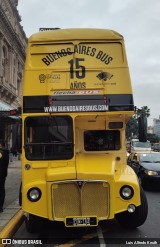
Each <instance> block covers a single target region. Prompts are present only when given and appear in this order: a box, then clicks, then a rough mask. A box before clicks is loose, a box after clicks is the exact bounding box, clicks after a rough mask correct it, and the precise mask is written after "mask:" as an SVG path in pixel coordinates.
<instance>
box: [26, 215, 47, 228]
mask: <svg viewBox="0 0 160 247" xmlns="http://www.w3.org/2000/svg"><path fill="white" fill-rule="evenodd" d="M25 224H26V229H27V231H28V232H30V233H35V232H39V231H40V230H41V228H42V225H43V218H41V217H38V216H36V215H33V214H27V216H26V218H25Z"/></svg>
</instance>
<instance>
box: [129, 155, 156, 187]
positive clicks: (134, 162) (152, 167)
mask: <svg viewBox="0 0 160 247" xmlns="http://www.w3.org/2000/svg"><path fill="white" fill-rule="evenodd" d="M127 161H128V165H129V166H131V167H132V168H133V170H134V171H135V173H136V174H137V176H138V179H139V182H140V184H141V185H142V187H143V188H145V187H147V186H148V187H149V186H151V185H152V184H158V183H159V184H160V153H157V152H152V151H151V152H140V153H131V154H130V155H129V157H128V160H127Z"/></svg>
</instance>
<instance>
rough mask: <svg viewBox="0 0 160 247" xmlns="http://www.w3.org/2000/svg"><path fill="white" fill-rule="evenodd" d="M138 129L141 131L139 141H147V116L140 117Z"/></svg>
mask: <svg viewBox="0 0 160 247" xmlns="http://www.w3.org/2000/svg"><path fill="white" fill-rule="evenodd" d="M138 131H139V141H140V142H146V141H147V117H146V116H143V115H141V116H140V117H139V118H138Z"/></svg>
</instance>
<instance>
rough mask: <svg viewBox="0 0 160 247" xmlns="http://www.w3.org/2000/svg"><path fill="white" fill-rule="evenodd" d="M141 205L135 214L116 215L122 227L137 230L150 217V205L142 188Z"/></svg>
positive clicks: (123, 213) (126, 212)
mask: <svg viewBox="0 0 160 247" xmlns="http://www.w3.org/2000/svg"><path fill="white" fill-rule="evenodd" d="M140 196H141V205H140V206H138V207H137V208H136V210H135V212H134V213H129V212H128V211H125V212H122V213H119V214H117V215H116V220H117V221H118V223H120V224H121V225H122V226H124V227H127V228H136V227H139V226H141V225H142V224H143V223H144V222H145V220H146V218H147V215H148V203H147V198H146V195H145V193H144V191H143V189H142V188H141V194H140Z"/></svg>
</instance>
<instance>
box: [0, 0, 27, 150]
mask: <svg viewBox="0 0 160 247" xmlns="http://www.w3.org/2000/svg"><path fill="white" fill-rule="evenodd" d="M17 5H18V0H0V140H1V139H3V140H4V141H5V143H6V144H7V147H8V148H10V147H11V146H13V145H14V142H15V140H14V129H15V126H16V121H17V119H16V118H13V117H12V118H11V117H9V116H8V114H7V111H9V110H11V109H17V108H18V107H20V106H21V104H22V78H23V69H24V62H25V55H26V45H27V38H26V35H25V32H24V31H23V27H22V26H21V24H20V22H21V17H20V15H19V13H18V10H17Z"/></svg>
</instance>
